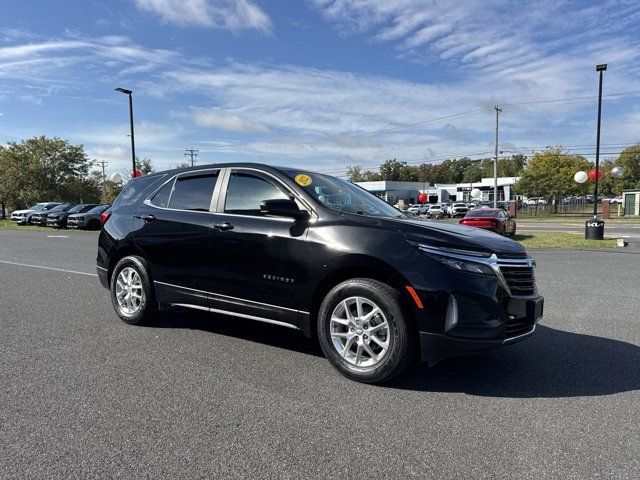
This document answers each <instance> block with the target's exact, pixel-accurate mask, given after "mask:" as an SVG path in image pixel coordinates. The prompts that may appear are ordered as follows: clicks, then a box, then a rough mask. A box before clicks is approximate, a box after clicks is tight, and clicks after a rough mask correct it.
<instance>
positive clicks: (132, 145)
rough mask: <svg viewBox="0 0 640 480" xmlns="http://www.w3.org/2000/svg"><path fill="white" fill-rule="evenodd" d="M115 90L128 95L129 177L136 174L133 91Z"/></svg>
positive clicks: (120, 88)
mask: <svg viewBox="0 0 640 480" xmlns="http://www.w3.org/2000/svg"><path fill="white" fill-rule="evenodd" d="M116 91H117V92H120V93H124V94H125V95H128V96H129V124H130V128H131V166H132V168H133V170H132V171H131V178H134V177H135V176H136V141H135V136H134V134H133V96H132V94H133V91H131V90H127V89H126V88H122V87H118V88H116Z"/></svg>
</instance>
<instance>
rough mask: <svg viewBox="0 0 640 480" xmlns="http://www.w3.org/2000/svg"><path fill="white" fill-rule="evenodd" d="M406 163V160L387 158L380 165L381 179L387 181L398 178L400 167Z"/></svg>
mask: <svg viewBox="0 0 640 480" xmlns="http://www.w3.org/2000/svg"><path fill="white" fill-rule="evenodd" d="M406 165H407V162H399V161H398V160H396V159H395V158H394V159H392V160H387V161H386V162H384V163H383V164H382V165H380V177H382V180H387V181H395V180H400V177H401V172H402V169H403V168H404V167H406Z"/></svg>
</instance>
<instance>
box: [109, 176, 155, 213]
mask: <svg viewBox="0 0 640 480" xmlns="http://www.w3.org/2000/svg"><path fill="white" fill-rule="evenodd" d="M163 178H164V176H163V175H149V176H146V177H138V178H136V179H135V180H129V182H128V183H127V185H126V186H125V187H124V189H123V190H122V191H121V192H120V195H118V198H116V199H115V201H114V202H113V205H112V208H116V207H121V206H123V205H132V204H134V203H137V202H138V201H139V200H140V198H141V197H142V195H143V194H144V193H145V192H146V191H147V190H148V189H149V188H150V187H151V186H153V185H154V184H156V183H158V182H159V181H160V180H162V179H163Z"/></svg>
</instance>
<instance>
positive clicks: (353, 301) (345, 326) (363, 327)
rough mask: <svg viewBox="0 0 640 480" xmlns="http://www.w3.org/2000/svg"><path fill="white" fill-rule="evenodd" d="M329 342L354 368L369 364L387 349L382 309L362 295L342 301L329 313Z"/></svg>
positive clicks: (379, 359)
mask: <svg viewBox="0 0 640 480" xmlns="http://www.w3.org/2000/svg"><path fill="white" fill-rule="evenodd" d="M329 333H330V335H331V343H332V345H333V347H334V348H335V350H336V351H337V352H338V354H339V355H340V356H341V357H342V358H343V359H344V360H345V361H346V362H348V363H349V364H351V365H354V366H356V367H372V366H374V365H377V364H378V363H380V362H381V361H382V359H383V358H384V357H385V355H386V354H387V352H388V351H389V342H390V339H391V338H390V337H391V331H390V329H389V322H388V321H387V317H386V316H385V314H384V312H383V311H382V309H381V308H380V307H379V306H378V305H376V303H375V302H373V301H372V300H369V299H368V298H365V297H349V298H347V299H345V300H343V301H341V302H340V303H339V304H338V305H337V306H336V307H335V308H334V309H333V313H332V314H331V322H330V326H329Z"/></svg>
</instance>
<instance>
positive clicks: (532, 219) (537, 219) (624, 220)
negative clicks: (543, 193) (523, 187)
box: [516, 214, 640, 223]
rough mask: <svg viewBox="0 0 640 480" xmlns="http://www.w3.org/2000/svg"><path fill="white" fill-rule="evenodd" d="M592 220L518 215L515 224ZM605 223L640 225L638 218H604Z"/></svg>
mask: <svg viewBox="0 0 640 480" xmlns="http://www.w3.org/2000/svg"><path fill="white" fill-rule="evenodd" d="M591 218H592V216H591V215H588V216H587V215H585V216H582V217H578V216H573V215H566V216H565V215H561V214H558V215H538V216H535V215H531V216H527V215H518V216H517V217H516V222H523V223H529V222H550V223H554V222H557V223H584V222H586V221H587V220H590V219H591ZM604 221H605V223H607V222H611V223H640V217H625V218H606V219H604Z"/></svg>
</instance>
